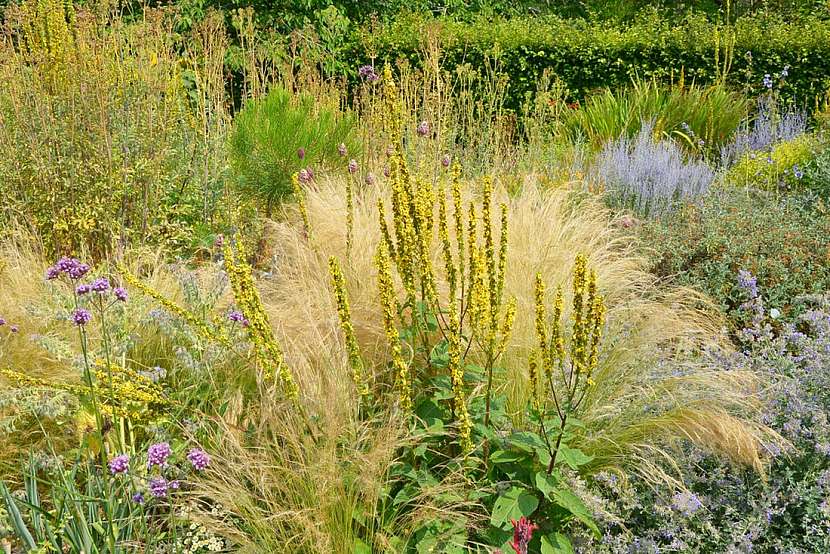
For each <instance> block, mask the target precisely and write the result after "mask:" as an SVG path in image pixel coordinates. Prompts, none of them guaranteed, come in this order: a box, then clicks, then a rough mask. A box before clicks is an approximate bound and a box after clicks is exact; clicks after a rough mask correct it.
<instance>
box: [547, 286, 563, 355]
mask: <svg viewBox="0 0 830 554" xmlns="http://www.w3.org/2000/svg"><path fill="white" fill-rule="evenodd" d="M564 307H565V297H564V294H563V293H562V287H557V288H556V297H555V299H554V301H553V322H552V323H551V332H550V344H549V349H550V354H549V355H550V359H551V365H552V366H553V365H559V366H560V367H561V366H562V364H563V363H564V362H565V337H564V336H563V335H562V310H563V309H564Z"/></svg>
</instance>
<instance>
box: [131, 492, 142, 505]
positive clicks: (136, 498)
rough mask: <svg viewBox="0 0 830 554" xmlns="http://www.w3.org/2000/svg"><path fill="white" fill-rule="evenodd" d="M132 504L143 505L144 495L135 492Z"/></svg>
mask: <svg viewBox="0 0 830 554" xmlns="http://www.w3.org/2000/svg"><path fill="white" fill-rule="evenodd" d="M133 502H135V503H136V504H144V495H143V494H141V493H140V492H137V493H135V494H134V495H133Z"/></svg>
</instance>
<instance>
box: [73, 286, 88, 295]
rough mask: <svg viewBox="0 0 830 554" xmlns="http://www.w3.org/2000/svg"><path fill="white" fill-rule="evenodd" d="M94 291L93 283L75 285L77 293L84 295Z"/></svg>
mask: <svg viewBox="0 0 830 554" xmlns="http://www.w3.org/2000/svg"><path fill="white" fill-rule="evenodd" d="M90 292H92V285H78V286H77V287H75V294H77V295H78V296H83V295H85V294H89V293H90Z"/></svg>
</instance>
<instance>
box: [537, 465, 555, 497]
mask: <svg viewBox="0 0 830 554" xmlns="http://www.w3.org/2000/svg"><path fill="white" fill-rule="evenodd" d="M535 481H536V488H537V489H539V492H541V493H542V494H544V495H545V498H547V499H549V500H551V499H552V497H551V494H552V493H553V491H554V490H556V488H557V485H558V484H559V479H557V478H556V477H555V476H554V475H548V473H547V472H546V471H540V472H539V473H537V474H536V479H535Z"/></svg>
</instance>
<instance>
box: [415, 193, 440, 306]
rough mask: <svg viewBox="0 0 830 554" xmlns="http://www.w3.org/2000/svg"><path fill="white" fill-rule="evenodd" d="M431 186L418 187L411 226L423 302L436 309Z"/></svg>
mask: <svg viewBox="0 0 830 554" xmlns="http://www.w3.org/2000/svg"><path fill="white" fill-rule="evenodd" d="M433 196H434V195H433V193H432V187H431V186H419V187H418V189H417V193H416V195H415V206H414V208H415V223H416V225H414V226H413V228H414V229H415V233H416V239H417V245H418V266H419V267H418V269H419V271H418V273H419V278H420V281H421V290H422V292H423V295H424V297H425V298H424V299H423V300H424V301H426V303H427V304H428V305H429V306H432V307H435V308H436V309H438V291H437V286H436V282H435V274H434V273H433V269H432V260H431V258H430V245H431V244H432V227H433V205H434V203H435V202H434V198H433Z"/></svg>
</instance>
